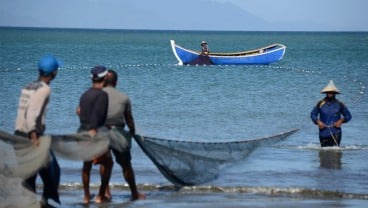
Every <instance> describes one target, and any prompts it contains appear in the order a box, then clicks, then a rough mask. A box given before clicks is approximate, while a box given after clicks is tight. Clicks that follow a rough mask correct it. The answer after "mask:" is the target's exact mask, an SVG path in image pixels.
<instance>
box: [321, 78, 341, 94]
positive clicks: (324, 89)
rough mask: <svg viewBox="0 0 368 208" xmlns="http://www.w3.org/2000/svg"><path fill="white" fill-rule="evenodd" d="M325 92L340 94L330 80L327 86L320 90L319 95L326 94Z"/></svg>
mask: <svg viewBox="0 0 368 208" xmlns="http://www.w3.org/2000/svg"><path fill="white" fill-rule="evenodd" d="M326 92H335V93H337V94H340V91H339V89H337V87H336V86H335V83H334V82H333V81H332V80H330V82H329V83H328V85H327V86H326V87H325V88H323V89H322V90H321V93H326Z"/></svg>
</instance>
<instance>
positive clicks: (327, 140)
mask: <svg viewBox="0 0 368 208" xmlns="http://www.w3.org/2000/svg"><path fill="white" fill-rule="evenodd" d="M321 93H325V94H326V97H325V98H324V99H323V100H321V101H319V102H318V103H317V105H316V106H315V107H314V108H313V110H312V112H311V119H312V121H313V122H314V123H315V124H316V125H318V127H319V141H320V143H321V147H328V146H340V142H341V134H342V131H341V126H342V124H343V123H347V122H349V121H350V120H351V114H350V111H349V110H348V108H347V107H346V106H345V105H344V104H343V103H342V102H340V101H339V100H337V99H336V94H340V91H339V90H338V89H337V88H336V86H335V84H334V82H333V81H332V80H330V82H329V83H328V85H327V86H326V87H325V88H323V89H322V91H321Z"/></svg>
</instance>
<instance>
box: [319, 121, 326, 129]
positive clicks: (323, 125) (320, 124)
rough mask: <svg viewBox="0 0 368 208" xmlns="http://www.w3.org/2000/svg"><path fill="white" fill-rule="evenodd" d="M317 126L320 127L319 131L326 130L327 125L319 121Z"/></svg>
mask: <svg viewBox="0 0 368 208" xmlns="http://www.w3.org/2000/svg"><path fill="white" fill-rule="evenodd" d="M317 125H318V128H319V129H324V128H326V125H325V124H324V123H323V122H322V121H320V120H318V121H317Z"/></svg>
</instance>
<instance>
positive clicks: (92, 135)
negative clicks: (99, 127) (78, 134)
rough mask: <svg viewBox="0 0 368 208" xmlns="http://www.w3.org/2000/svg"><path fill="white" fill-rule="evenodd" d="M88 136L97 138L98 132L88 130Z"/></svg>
mask: <svg viewBox="0 0 368 208" xmlns="http://www.w3.org/2000/svg"><path fill="white" fill-rule="evenodd" d="M88 134H89V136H91V137H94V136H96V134H97V131H96V129H90V130H88Z"/></svg>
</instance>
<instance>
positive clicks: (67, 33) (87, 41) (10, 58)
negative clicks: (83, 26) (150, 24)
mask: <svg viewBox="0 0 368 208" xmlns="http://www.w3.org/2000/svg"><path fill="white" fill-rule="evenodd" d="M170 40H175V41H176V43H178V44H179V45H181V46H183V47H186V48H190V49H195V50H199V49H200V42H201V41H202V40H206V41H207V42H208V43H209V49H210V51H213V52H234V51H242V50H249V49H255V48H258V47H262V46H266V45H269V44H272V43H282V44H284V45H286V46H287V49H286V53H285V56H284V58H283V59H282V60H281V61H279V62H277V63H273V64H270V65H251V66H178V65H177V60H176V58H175V56H174V55H173V53H172V51H171V46H170V42H169V41H170ZM50 53H51V54H54V55H55V56H57V57H58V58H60V59H61V60H62V61H63V67H62V68H61V69H60V70H59V72H58V76H57V78H56V79H55V80H54V81H53V83H52V85H51V87H52V95H51V101H50V104H49V109H48V112H47V130H46V133H47V134H64V133H74V132H75V131H76V130H77V128H78V124H79V120H78V117H77V116H76V114H75V109H76V107H77V105H78V101H79V97H80V95H81V94H82V92H84V91H85V90H86V89H87V88H89V87H90V80H89V70H90V68H91V67H93V66H94V65H97V64H103V65H105V66H107V67H109V68H112V69H115V70H117V71H118V73H119V75H120V77H119V84H118V88H119V89H120V90H122V91H125V92H126V93H127V94H128V95H129V96H130V98H131V100H132V102H133V116H134V118H135V122H136V126H137V132H138V133H139V134H142V135H147V136H152V137H158V138H164V139H176V140H185V141H234V140H240V139H242V140H243V139H255V138H261V137H265V136H270V135H273V134H277V133H280V132H283V131H286V130H290V129H294V128H300V130H299V131H298V132H297V133H295V134H293V135H291V136H290V137H288V138H287V139H286V140H284V141H282V142H279V143H275V144H271V145H269V146H263V147H259V148H258V149H256V150H255V151H254V152H253V153H252V154H250V155H249V156H248V157H247V158H246V159H245V160H243V161H240V162H237V163H235V164H231V165H228V166H226V167H223V169H222V170H221V174H220V176H219V177H218V178H217V179H216V180H214V181H210V182H208V183H206V184H201V185H198V186H194V187H185V188H182V189H180V190H176V189H174V188H173V187H172V185H171V184H170V182H169V181H167V180H166V179H165V178H164V177H163V176H162V175H161V174H160V172H159V171H158V170H157V168H156V167H155V166H154V165H153V164H152V162H151V161H150V160H149V159H148V158H147V156H146V155H145V154H144V153H143V152H142V151H141V150H140V149H139V147H138V146H137V145H136V144H135V143H133V149H132V154H133V160H132V163H133V167H134V169H135V173H136V181H137V183H138V186H139V189H140V190H141V191H142V192H143V193H145V194H146V195H147V199H146V200H143V201H136V202H129V190H128V188H127V186H126V183H125V181H124V180H123V178H122V175H121V170H120V167H119V166H118V165H116V164H115V166H114V169H113V175H112V179H111V186H112V194H113V201H112V202H111V203H109V204H104V205H100V206H98V205H96V204H93V203H92V204H90V205H88V206H85V207H188V206H191V207H367V205H368V191H367V190H368V174H367V173H368V163H367V161H366V159H367V158H368V136H367V135H368V134H367V129H368V102H367V101H368V99H367V91H366V87H367V84H368V33H366V32H221V31H144V30H78V29H40V28H39V29H35V28H0V77H1V80H2V81H1V88H0V95H1V97H0V129H2V130H5V131H7V132H13V130H14V122H15V117H16V109H17V105H18V96H19V92H20V89H21V88H22V87H23V86H24V85H25V84H27V83H28V82H30V81H32V80H34V79H36V78H37V66H36V65H37V60H38V58H39V57H40V56H42V55H44V54H50ZM329 80H334V82H335V84H336V85H337V87H338V88H339V89H340V91H341V92H342V93H341V94H340V95H338V97H337V98H338V99H340V100H341V101H343V102H344V103H345V104H346V105H347V106H348V108H349V110H350V111H351V113H352V116H353V118H352V120H351V122H349V123H347V124H345V125H343V138H342V143H341V144H342V146H341V147H339V148H330V149H327V150H326V149H321V148H320V147H319V141H318V130H317V127H316V126H315V125H314V124H313V123H312V122H311V120H310V118H309V114H310V111H311V110H312V108H313V106H314V105H315V104H316V103H317V101H318V100H320V99H322V98H323V94H321V93H320V90H321V89H322V88H323V87H324V86H325V85H326V84H327V83H328V81H329ZM59 163H60V166H61V171H62V172H61V174H62V178H61V184H62V185H61V187H60V193H61V201H62V205H61V207H84V206H83V205H81V203H80V202H81V201H82V199H83V191H82V186H81V166H82V162H81V161H69V160H65V159H62V158H59ZM91 180H92V181H91V186H92V187H93V188H94V191H95V192H97V191H96V188H97V187H98V186H99V175H98V168H97V167H94V169H93V175H92V178H91ZM38 183H39V185H42V183H41V181H40V180H39V181H38ZM0 189H1V188H0ZM39 190H40V191H41V189H39Z"/></svg>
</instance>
